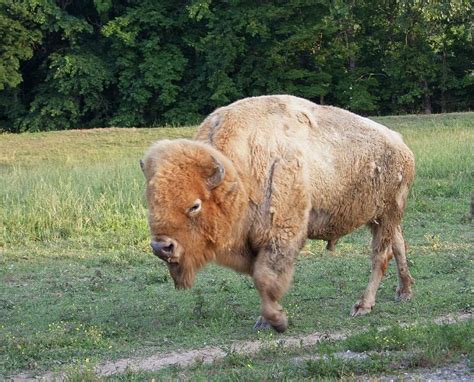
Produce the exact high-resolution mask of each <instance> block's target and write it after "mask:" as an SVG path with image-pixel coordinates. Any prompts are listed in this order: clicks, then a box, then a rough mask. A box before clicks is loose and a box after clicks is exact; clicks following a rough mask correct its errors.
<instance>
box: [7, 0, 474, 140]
mask: <svg viewBox="0 0 474 382" xmlns="http://www.w3.org/2000/svg"><path fill="white" fill-rule="evenodd" d="M472 11H473V6H472V4H471V1H470V0H451V1H446V0H439V1H433V0H365V1H360V0H347V1H342V0H291V1H281V0H277V1H265V0H259V1H256V0H221V1H216V0H187V1H182V0H157V1H151V0H117V1H112V0H89V1H87V0H77V1H74V0H56V1H54V0H29V1H26V0H0V130H6V131H11V132H20V131H43V130H58V129H70V128H87V127H101V126H158V125H163V124H191V123H196V122H198V121H200V120H201V119H202V117H203V116H204V115H206V114H208V113H209V112H211V111H212V110H213V109H215V108H216V107H218V106H221V105H225V104H228V103H230V102H232V101H234V100H236V99H239V98H243V97H248V96H256V95H261V94H282V93H288V94H294V95H298V96H301V97H305V98H307V99H310V100H313V101H315V102H317V103H320V104H331V105H337V106H340V107H343V108H346V109H349V110H352V111H354V112H357V113H360V114H366V115H376V114H403V113H420V112H421V113H431V112H449V111H462V110H469V109H472V107H473V105H474V97H473V94H474V69H473V57H474V54H473V53H474V48H473V36H474V29H473V23H472V21H473V20H472V13H473V12H472Z"/></svg>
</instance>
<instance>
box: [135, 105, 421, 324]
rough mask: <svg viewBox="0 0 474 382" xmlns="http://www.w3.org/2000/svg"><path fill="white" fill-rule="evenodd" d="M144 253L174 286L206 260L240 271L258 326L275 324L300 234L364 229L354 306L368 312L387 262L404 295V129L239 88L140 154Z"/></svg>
mask: <svg viewBox="0 0 474 382" xmlns="http://www.w3.org/2000/svg"><path fill="white" fill-rule="evenodd" d="M141 165H142V170H143V172H144V174H145V177H146V180H147V187H146V198H147V204H148V209H149V216H148V220H149V226H150V232H151V237H152V240H151V247H152V250H153V253H154V254H155V255H156V256H158V257H159V258H160V259H161V260H163V261H165V262H166V264H167V266H168V268H169V271H170V274H171V276H172V278H173V280H174V282H175V286H176V287H177V288H189V287H191V286H192V284H193V281H194V277H195V274H196V271H198V270H199V269H200V268H201V267H202V266H204V265H205V264H206V263H208V262H210V261H215V262H217V263H218V264H221V265H224V266H227V267H230V268H232V269H235V270H236V271H238V272H242V273H246V274H249V275H250V276H251V277H252V278H253V280H254V283H255V286H256V288H257V290H258V292H259V294H260V298H261V304H262V305H261V317H260V318H259V319H258V320H257V323H256V325H255V328H256V329H260V328H266V327H270V326H271V327H273V328H274V329H275V330H277V331H279V332H283V331H285V330H286V329H287V327H288V320H287V318H286V315H285V313H284V311H283V309H282V307H281V306H280V305H279V304H278V301H279V300H280V299H281V298H282V297H283V295H284V294H285V292H286V291H287V289H288V287H289V285H290V283H291V279H292V275H293V266H294V261H295V257H296V256H297V254H298V253H299V251H300V250H301V248H302V247H303V245H304V243H305V241H306V240H307V239H308V238H309V239H321V240H327V241H328V243H329V244H328V248H329V249H334V245H335V243H336V241H337V239H338V238H340V237H341V236H344V235H346V234H348V233H350V232H351V231H353V230H354V229H356V228H357V227H360V226H362V225H367V226H368V227H369V228H370V230H371V231H372V272H371V276H370V280H369V284H368V286H367V288H366V290H365V291H364V293H363V294H362V296H361V297H360V299H359V300H358V301H357V302H356V304H355V305H354V306H353V308H352V311H351V314H352V316H358V315H363V314H366V313H369V312H370V311H371V309H372V308H373V306H374V304H375V294H376V291H377V289H378V286H379V284H380V281H381V279H382V277H383V274H384V272H385V269H386V268H387V264H388V262H389V261H390V259H391V258H392V257H395V260H396V264H397V268H398V281H399V282H398V288H397V292H396V297H397V298H398V299H408V298H410V297H411V284H412V282H413V279H412V277H411V276H410V273H409V271H408V266H407V260H406V256H405V242H404V238H403V235H402V230H401V227H400V224H401V220H402V216H403V212H404V209H405V206H406V201H407V196H408V191H409V188H410V186H411V184H412V183H413V179H414V173H415V168H414V158H413V154H412V152H411V151H410V150H409V148H408V147H407V146H406V145H405V144H404V142H403V140H402V138H401V136H400V135H399V134H398V133H396V132H394V131H392V130H390V129H388V128H386V127H385V126H382V125H380V124H378V123H376V122H373V121H371V120H369V119H367V118H363V117H360V116H358V115H355V114H353V113H350V112H348V111H345V110H342V109H339V108H335V107H330V106H319V105H316V104H313V103H312V102H309V101H307V100H304V99H301V98H297V97H293V96H263V97H254V98H246V99H243V100H241V101H238V102H235V103H233V104H231V105H229V106H226V107H222V108H220V109H217V110H216V111H214V112H213V113H212V114H211V115H209V116H208V117H207V118H206V119H205V120H204V122H203V123H202V124H201V126H200V127H199V129H198V132H197V134H196V136H195V138H194V140H186V139H178V140H174V141H169V140H163V141H158V142H156V143H155V144H154V145H153V146H152V147H151V148H150V149H149V150H148V152H147V153H146V155H145V158H144V160H143V161H142V162H141Z"/></svg>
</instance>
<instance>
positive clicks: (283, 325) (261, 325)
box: [253, 316, 288, 333]
mask: <svg viewBox="0 0 474 382" xmlns="http://www.w3.org/2000/svg"><path fill="white" fill-rule="evenodd" d="M270 328H273V329H274V330H275V331H277V332H278V333H283V332H284V331H285V330H286V329H288V320H287V319H286V317H283V318H282V319H281V320H280V322H279V323H278V324H275V325H273V324H271V323H270V322H268V321H267V320H266V319H265V318H264V317H263V316H259V317H258V319H257V322H256V323H255V325H254V326H253V331H254V332H258V331H259V330H268V329H270Z"/></svg>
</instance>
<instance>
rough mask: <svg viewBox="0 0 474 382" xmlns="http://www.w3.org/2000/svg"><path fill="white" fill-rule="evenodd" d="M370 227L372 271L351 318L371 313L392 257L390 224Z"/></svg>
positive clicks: (374, 224) (391, 230)
mask: <svg viewBox="0 0 474 382" xmlns="http://www.w3.org/2000/svg"><path fill="white" fill-rule="evenodd" d="M370 227H371V229H372V270H371V274H370V280H369V284H368V285H367V288H366V289H365V291H364V293H363V294H362V296H361V298H360V299H359V300H358V301H357V302H356V303H355V304H354V305H353V307H352V309H351V316H352V317H356V316H363V315H366V314H368V313H370V312H371V311H372V308H373V307H374V305H375V295H376V293H377V289H378V287H379V285H380V282H381V281H382V278H383V276H384V274H385V271H386V269H387V267H388V264H389V262H390V260H391V258H392V256H393V253H392V238H393V226H391V225H390V222H387V221H384V220H381V221H380V222H377V223H372V224H371V225H370Z"/></svg>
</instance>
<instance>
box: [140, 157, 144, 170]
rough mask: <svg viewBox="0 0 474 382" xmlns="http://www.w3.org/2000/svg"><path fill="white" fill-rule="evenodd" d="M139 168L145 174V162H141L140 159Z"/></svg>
mask: <svg viewBox="0 0 474 382" xmlns="http://www.w3.org/2000/svg"><path fill="white" fill-rule="evenodd" d="M140 168H141V169H142V171H143V172H145V162H143V160H142V159H140Z"/></svg>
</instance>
